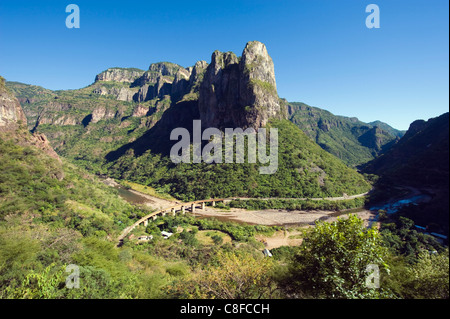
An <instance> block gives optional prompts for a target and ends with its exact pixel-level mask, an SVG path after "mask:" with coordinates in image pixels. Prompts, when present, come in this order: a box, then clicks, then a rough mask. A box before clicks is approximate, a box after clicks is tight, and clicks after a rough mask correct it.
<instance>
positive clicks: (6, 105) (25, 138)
mask: <svg viewBox="0 0 450 319" xmlns="http://www.w3.org/2000/svg"><path fill="white" fill-rule="evenodd" d="M4 83H5V79H4V78H3V77H1V76H0V129H3V130H6V131H10V132H15V131H18V130H17V128H18V127H19V124H22V125H24V126H26V125H27V118H26V117H25V114H24V112H23V110H22V107H21V106H20V103H19V100H18V99H17V98H16V97H15V96H14V94H12V93H11V92H9V91H8V90H7V89H6V87H5V85H4ZM20 122H22V123H20ZM13 134H14V135H16V139H18V143H19V144H31V145H33V146H35V147H37V148H39V149H40V150H42V151H43V152H44V153H46V154H47V155H49V156H50V157H53V158H55V159H56V160H58V161H59V162H60V163H61V159H60V158H59V156H58V154H56V152H55V151H54V149H53V148H52V147H51V146H50V143H49V141H48V139H47V137H46V136H45V135H44V134H42V133H34V134H32V135H31V134H29V133H28V132H25V133H23V132H22V133H13ZM57 177H58V179H62V178H63V177H64V174H63V173H62V171H61V172H59V173H58V176H57Z"/></svg>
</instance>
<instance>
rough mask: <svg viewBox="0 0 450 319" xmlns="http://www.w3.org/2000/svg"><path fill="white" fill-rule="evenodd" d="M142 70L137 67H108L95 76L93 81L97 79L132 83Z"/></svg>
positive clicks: (140, 74)
mask: <svg viewBox="0 0 450 319" xmlns="http://www.w3.org/2000/svg"><path fill="white" fill-rule="evenodd" d="M143 73H144V71H142V70H139V69H124V68H110V69H108V70H106V71H103V72H102V73H100V74H98V75H97V76H96V77H95V82H98V81H114V82H126V83H132V82H134V81H135V80H136V79H137V78H139V77H141V76H142V74H143Z"/></svg>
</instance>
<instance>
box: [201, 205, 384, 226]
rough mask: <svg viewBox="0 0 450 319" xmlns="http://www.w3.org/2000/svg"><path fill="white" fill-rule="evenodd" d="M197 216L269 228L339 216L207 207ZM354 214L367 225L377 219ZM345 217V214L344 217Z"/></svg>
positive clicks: (363, 212) (364, 213)
mask: <svg viewBox="0 0 450 319" xmlns="http://www.w3.org/2000/svg"><path fill="white" fill-rule="evenodd" d="M195 214H196V215H197V216H202V217H215V218H217V219H219V220H230V221H235V222H240V223H248V224H257V225H267V226H276V225H278V226H291V225H292V226H295V225H297V226H301V225H308V224H309V225H312V224H314V222H315V221H316V220H318V219H322V220H326V221H335V220H336V219H337V217H338V216H336V215H337V214H336V212H334V211H323V210H316V211H299V210H293V211H287V210H275V209H266V210H245V209H241V208H232V209H230V210H224V209H215V208H212V207H206V208H205V210H204V211H201V210H196V212H195ZM353 214H356V215H358V217H359V218H361V219H363V220H364V221H365V223H366V225H369V222H370V221H371V220H372V219H373V218H374V217H375V214H374V213H373V212H371V211H369V210H361V211H359V212H355V213H353ZM341 216H345V213H343V215H341Z"/></svg>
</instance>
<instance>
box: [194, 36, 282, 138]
mask: <svg viewBox="0 0 450 319" xmlns="http://www.w3.org/2000/svg"><path fill="white" fill-rule="evenodd" d="M198 103H199V111H200V117H201V120H202V125H204V126H205V127H217V128H220V129H223V128H225V127H232V128H236V127H241V128H248V127H253V128H255V129H257V128H259V127H262V126H265V125H266V124H267V121H268V120H269V118H271V117H284V116H285V110H282V107H281V106H280V102H279V97H278V94H277V88H276V81H275V71H274V65H273V61H272V58H271V57H270V56H269V54H268V52H267V49H266V46H265V45H264V44H263V43H261V42H258V41H253V42H249V43H247V45H246V47H245V49H244V51H243V53H242V57H241V58H240V59H239V58H238V57H237V56H236V55H235V54H234V53H232V52H226V53H222V52H220V51H215V52H214V53H213V54H212V57H211V64H210V65H209V66H208V68H207V70H206V73H205V74H204V78H203V81H202V83H201V85H200V91H199V101H198Z"/></svg>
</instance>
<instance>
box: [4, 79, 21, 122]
mask: <svg viewBox="0 0 450 319" xmlns="http://www.w3.org/2000/svg"><path fill="white" fill-rule="evenodd" d="M20 123H22V124H24V125H26V124H27V118H26V117H25V114H24V113H23V110H22V107H21V106H20V103H19V101H18V100H17V99H16V97H15V96H14V94H12V93H11V92H10V91H9V90H8V89H7V88H6V87H5V79H4V78H3V77H0V126H3V127H6V126H9V125H18V124H20Z"/></svg>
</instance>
